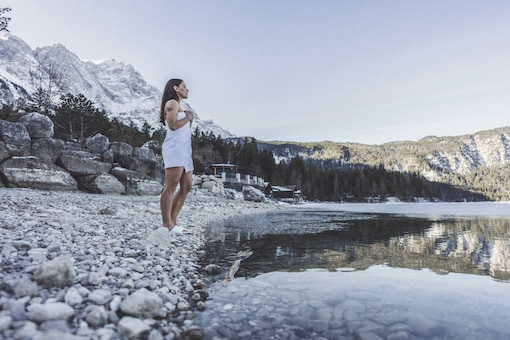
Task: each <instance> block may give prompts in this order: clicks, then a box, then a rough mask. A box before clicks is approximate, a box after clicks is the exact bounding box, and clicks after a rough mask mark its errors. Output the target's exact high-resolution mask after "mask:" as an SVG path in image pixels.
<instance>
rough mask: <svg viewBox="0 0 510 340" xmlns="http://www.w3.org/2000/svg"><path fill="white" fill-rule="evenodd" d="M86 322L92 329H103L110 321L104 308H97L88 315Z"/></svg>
mask: <svg viewBox="0 0 510 340" xmlns="http://www.w3.org/2000/svg"><path fill="white" fill-rule="evenodd" d="M85 321H87V323H88V324H89V325H90V326H92V327H103V326H104V325H105V324H106V322H107V321H108V315H107V314H106V310H105V309H104V307H103V306H96V307H94V308H92V310H91V311H90V312H89V313H88V314H87V316H86V317H85Z"/></svg>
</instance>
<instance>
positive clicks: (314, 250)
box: [205, 210, 510, 281]
mask: <svg viewBox="0 0 510 340" xmlns="http://www.w3.org/2000/svg"><path fill="white" fill-rule="evenodd" d="M206 235H207V239H208V240H210V241H209V242H208V244H207V245H206V249H205V251H206V253H207V263H217V264H222V265H223V267H224V268H228V265H229V263H231V262H232V261H233V259H235V256H236V254H237V252H238V251H241V250H246V249H251V250H252V251H253V255H252V256H251V257H250V258H248V259H246V260H244V261H243V262H242V265H241V267H240V269H239V271H238V272H237V274H236V277H254V276H257V275H259V274H262V273H266V272H272V271H300V270H304V269H308V268H320V269H327V270H329V271H335V270H338V269H339V268H342V269H345V268H349V269H354V270H364V269H367V268H369V267H371V266H375V265H379V264H384V265H386V266H390V267H399V268H410V269H423V268H428V269H430V270H432V271H434V272H436V273H438V274H447V273H450V272H454V273H466V274H477V275H490V276H491V277H493V278H494V279H497V280H502V281H508V280H510V219H509V218H486V217H484V218H482V217H471V218H466V217H463V218H453V217H444V218H438V217H435V218H425V217H423V218H422V217H409V216H402V215H391V214H374V213H349V212H339V211H325V210H321V211H317V210H291V211H285V212H281V211H279V212H270V213H264V214H260V215H251V216H240V217H236V218H232V219H229V220H227V221H223V222H220V223H216V224H211V225H210V226H209V227H208V230H207V231H206Z"/></svg>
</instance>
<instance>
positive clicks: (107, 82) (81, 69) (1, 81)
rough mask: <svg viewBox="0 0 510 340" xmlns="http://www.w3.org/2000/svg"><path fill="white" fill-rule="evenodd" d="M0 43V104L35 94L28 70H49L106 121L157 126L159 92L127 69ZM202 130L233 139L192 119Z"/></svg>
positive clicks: (58, 48)
mask: <svg viewBox="0 0 510 340" xmlns="http://www.w3.org/2000/svg"><path fill="white" fill-rule="evenodd" d="M1 38H2V39H0V51H1V52H0V105H10V106H12V107H14V108H16V104H17V103H19V102H23V101H25V102H26V100H27V99H28V98H29V97H30V95H31V94H32V93H33V91H34V89H35V86H34V85H33V84H32V82H33V81H32V80H31V76H30V71H35V70H37V71H42V72H46V70H47V69H48V67H49V66H51V67H52V68H53V69H54V70H53V71H57V72H59V75H60V76H62V79H63V82H64V83H65V86H66V92H70V93H72V94H75V95H77V94H80V93H81V94H83V95H84V96H85V97H87V98H88V99H90V100H91V101H93V102H94V103H96V104H97V106H98V107H100V108H101V109H104V110H105V111H106V114H107V115H108V117H109V118H110V119H112V118H117V119H119V120H120V121H121V122H123V123H125V124H128V125H129V124H131V123H133V124H135V126H137V127H139V128H141V127H143V125H144V124H145V123H148V124H149V125H150V126H151V127H153V128H154V129H158V128H159V127H160V124H159V110H160V104H161V91H160V90H159V89H158V88H156V87H154V86H152V85H150V84H148V83H147V81H146V80H145V79H144V78H143V76H142V75H141V74H140V73H139V72H138V71H136V70H135V68H134V67H133V66H132V65H131V64H127V63H124V62H121V61H117V60H115V59H111V58H105V59H101V60H96V61H84V60H80V59H79V58H78V56H77V55H76V54H74V53H73V52H71V51H70V50H68V49H67V48H66V47H65V46H64V45H62V44H59V43H57V44H53V45H52V46H46V47H38V48H36V49H35V50H34V51H33V50H32V49H31V48H30V46H29V45H28V44H26V43H25V42H24V41H23V40H22V39H20V38H18V37H16V36H13V35H11V34H3V35H1ZM196 122H197V124H198V126H199V128H200V130H202V131H204V132H206V133H207V132H209V131H211V132H213V133H214V134H215V135H217V136H218V135H219V136H222V137H224V138H226V137H232V136H233V135H232V134H231V133H230V132H228V131H226V130H224V129H222V128H221V127H219V126H218V125H216V124H214V123H212V121H204V122H201V121H200V118H198V116H197V120H196Z"/></svg>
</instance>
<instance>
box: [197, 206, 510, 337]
mask: <svg viewBox="0 0 510 340" xmlns="http://www.w3.org/2000/svg"><path fill="white" fill-rule="evenodd" d="M206 237H207V239H208V240H209V241H208V243H207V244H206V246H205V252H206V256H205V257H204V258H203V259H202V263H203V264H204V265H206V264H209V263H215V264H220V265H221V266H222V267H223V268H224V269H225V270H224V271H223V272H222V273H221V274H219V275H217V276H212V277H211V276H205V277H204V280H207V282H208V283H209V288H208V292H209V299H208V300H207V301H206V304H207V308H206V310H205V311H203V312H199V313H197V316H196V318H195V320H194V323H195V324H197V325H199V326H201V327H202V328H203V329H204V330H205V338H206V339H239V338H243V339H297V338H307V339H423V338H427V339H430V338H435V339H480V338H484V339H502V338H509V337H510V311H509V309H510V204H509V203H487V202H484V203H387V204H386V203H385V204H327V203H320V204H303V205H298V206H296V208H295V209H290V210H283V211H277V212H269V213H263V214H257V215H249V216H239V217H236V218H232V219H229V220H226V221H223V222H221V223H215V224H211V225H210V226H208V228H207V230H206ZM240 252H244V253H243V255H239V254H240ZM250 254H251V255H250ZM236 260H237V263H238V264H239V263H240V266H239V268H238V270H237V272H236V273H235V276H234V277H232V278H230V279H225V272H226V271H227V269H228V268H229V267H231V266H232V264H233V263H235V262H236ZM233 269H235V268H233Z"/></svg>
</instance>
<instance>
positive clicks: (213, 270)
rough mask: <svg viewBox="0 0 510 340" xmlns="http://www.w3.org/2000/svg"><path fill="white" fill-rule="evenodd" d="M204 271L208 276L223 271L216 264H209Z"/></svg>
mask: <svg viewBox="0 0 510 340" xmlns="http://www.w3.org/2000/svg"><path fill="white" fill-rule="evenodd" d="M204 270H205V272H206V273H207V274H209V275H215V274H219V273H221V272H222V271H223V268H221V267H220V266H218V265H217V264H214V263H211V264H208V265H207V266H205V268H204Z"/></svg>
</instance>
